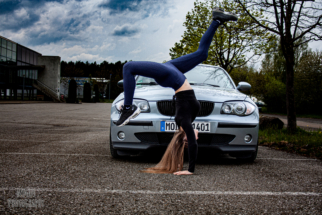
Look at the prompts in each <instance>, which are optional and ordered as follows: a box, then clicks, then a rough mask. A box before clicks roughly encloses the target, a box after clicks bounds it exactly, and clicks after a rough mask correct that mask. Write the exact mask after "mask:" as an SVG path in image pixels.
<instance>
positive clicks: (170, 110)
mask: <svg viewBox="0 0 322 215" xmlns="http://www.w3.org/2000/svg"><path fill="white" fill-rule="evenodd" d="M199 102H200V106H201V109H200V111H199V113H198V115H197V116H208V115H210V114H211V112H212V110H213V109H214V103H213V102H207V101H199ZM157 106H158V110H159V112H160V113H161V114H162V115H166V116H174V114H175V113H176V108H175V107H173V106H172V100H163V101H158V102H157Z"/></svg>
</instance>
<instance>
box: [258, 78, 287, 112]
mask: <svg viewBox="0 0 322 215" xmlns="http://www.w3.org/2000/svg"><path fill="white" fill-rule="evenodd" d="M264 88H265V91H266V92H265V93H264V94H263V101H264V102H265V103H266V105H267V110H268V111H269V112H277V113H286V86H285V84H284V83H282V82H281V81H279V80H276V79H275V78H274V77H269V76H267V78H266V84H265V86H264Z"/></svg>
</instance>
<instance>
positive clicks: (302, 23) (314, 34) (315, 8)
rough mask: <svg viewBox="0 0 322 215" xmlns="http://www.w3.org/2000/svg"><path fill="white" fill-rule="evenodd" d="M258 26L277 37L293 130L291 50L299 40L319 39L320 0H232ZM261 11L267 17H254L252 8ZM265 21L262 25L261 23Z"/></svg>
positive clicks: (288, 111)
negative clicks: (283, 64) (282, 61)
mask: <svg viewBox="0 0 322 215" xmlns="http://www.w3.org/2000/svg"><path fill="white" fill-rule="evenodd" d="M235 1H236V2H237V3H239V5H240V6H241V7H242V8H243V10H244V11H245V12H246V13H247V14H248V15H249V16H250V17H251V19H252V20H253V21H254V22H256V23H257V25H258V26H260V27H261V28H262V29H265V30H267V31H270V32H272V33H274V34H276V35H278V36H279V39H280V45H281V49H282V53H283V56H284V59H285V68H286V109H287V121H288V123H287V129H288V131H289V132H295V130H296V112H295V100H294V66H295V51H294V49H295V48H296V47H298V46H300V45H301V43H298V40H300V39H301V38H304V37H305V40H304V41H303V42H302V43H308V42H309V41H314V40H322V36H321V35H322V32H321V30H322V28H321V25H322V15H321V13H322V4H321V3H322V1H321V0H317V1H308V0H279V1H276V0H235ZM251 9H252V10H253V9H255V10H256V9H257V10H258V11H265V14H267V17H255V16H254V15H253V14H252V10H251ZM265 23H266V24H265Z"/></svg>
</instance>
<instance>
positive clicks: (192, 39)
mask: <svg viewBox="0 0 322 215" xmlns="http://www.w3.org/2000/svg"><path fill="white" fill-rule="evenodd" d="M215 4H216V5H218V6H219V7H221V8H223V9H224V10H225V11H228V12H231V13H234V14H237V16H238V17H239V19H238V22H227V23H225V24H224V25H223V26H222V27H219V28H218V29H217V32H216V34H215V35H214V38H213V41H212V44H211V45H210V48H209V53H208V59H207V60H206V61H205V62H204V63H206V64H212V65H219V66H221V67H222V68H224V69H225V70H226V71H227V72H228V73H230V72H231V71H232V70H233V68H236V67H242V66H243V65H246V64H247V63H248V62H250V61H251V60H255V57H256V56H259V55H261V54H262V53H265V51H266V50H267V48H268V45H269V44H270V43H269V42H268V41H270V40H271V39H273V36H272V35H271V34H269V33H267V31H266V30H263V29H261V28H259V27H258V26H257V25H256V23H255V22H254V21H253V20H252V19H251V18H250V17H249V16H248V15H247V14H246V13H245V12H244V10H242V8H241V6H239V5H238V4H236V3H234V2H232V1H229V0H223V1H219V0H215V1H214V2H213V1H210V0H206V1H205V2H199V1H198V0H197V1H196V2H195V3H194V8H193V10H192V11H191V12H188V14H187V16H186V21H185V22H184V23H183V25H184V26H185V27H186V30H185V32H184V34H183V36H182V39H181V40H180V42H179V43H175V45H174V47H173V48H171V49H170V56H171V58H172V59H175V58H177V57H180V56H182V55H186V54H189V53H192V52H195V51H196V50H197V49H198V46H199V41H200V39H201V37H202V35H203V34H204V33H205V31H206V30H207V28H208V26H209V25H210V23H211V22H212V13H211V11H212V8H213V7H214V5H215ZM251 14H252V16H254V17H257V18H258V19H262V18H263V12H262V11H259V12H257V11H255V10H254V11H251Z"/></svg>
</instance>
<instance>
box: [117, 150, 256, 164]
mask: <svg viewBox="0 0 322 215" xmlns="http://www.w3.org/2000/svg"><path fill="white" fill-rule="evenodd" d="M164 152H165V150H162V151H160V150H158V151H156V150H149V151H147V152H144V153H142V154H139V155H132V156H122V157H120V158H118V159H117V160H118V161H120V162H132V163H155V164H157V163H158V162H159V161H160V160H161V158H162V156H163V154H164ZM184 161H185V162H188V161H189V159H188V152H187V150H185V154H184ZM255 162H256V161H255ZM197 164H203V165H207V164H215V165H249V164H251V163H245V162H242V161H240V160H237V159H236V158H234V157H230V156H229V155H227V154H221V153H218V152H216V151H209V150H207V151H206V150H200V149H199V152H198V159H197Z"/></svg>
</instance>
